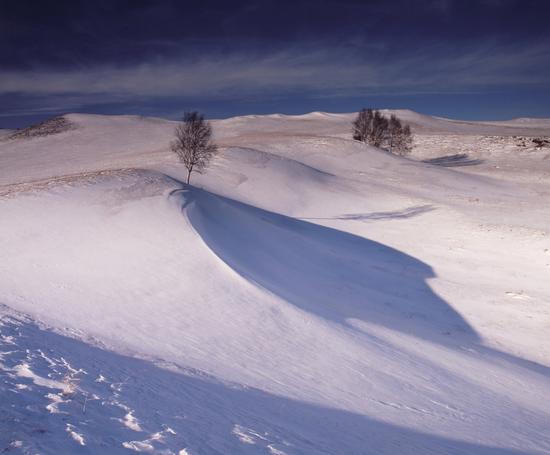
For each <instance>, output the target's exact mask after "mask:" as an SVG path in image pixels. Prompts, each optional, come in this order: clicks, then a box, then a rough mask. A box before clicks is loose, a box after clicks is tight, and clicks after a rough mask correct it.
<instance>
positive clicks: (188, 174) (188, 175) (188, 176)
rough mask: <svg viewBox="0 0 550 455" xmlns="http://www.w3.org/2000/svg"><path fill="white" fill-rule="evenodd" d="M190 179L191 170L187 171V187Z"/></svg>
mask: <svg viewBox="0 0 550 455" xmlns="http://www.w3.org/2000/svg"><path fill="white" fill-rule="evenodd" d="M190 178H191V169H188V170H187V184H188V185H189V179H190Z"/></svg>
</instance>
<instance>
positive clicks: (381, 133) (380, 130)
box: [368, 111, 389, 147]
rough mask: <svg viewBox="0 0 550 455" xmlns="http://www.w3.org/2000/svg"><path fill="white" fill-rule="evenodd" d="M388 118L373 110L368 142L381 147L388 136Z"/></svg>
mask: <svg viewBox="0 0 550 455" xmlns="http://www.w3.org/2000/svg"><path fill="white" fill-rule="evenodd" d="M388 123H389V122H388V119H387V118H386V117H384V116H383V115H382V113H381V112H380V111H374V117H373V119H372V129H371V132H370V135H369V138H368V139H369V144H371V145H374V146H375V147H381V146H382V145H383V144H384V142H385V141H386V139H387V136H388Z"/></svg>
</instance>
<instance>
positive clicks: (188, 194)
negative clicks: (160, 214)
mask: <svg viewBox="0 0 550 455" xmlns="http://www.w3.org/2000/svg"><path fill="white" fill-rule="evenodd" d="M171 196H178V197H181V204H182V210H185V212H186V213H187V216H188V217H189V220H190V222H191V224H192V225H193V227H194V228H195V230H196V231H197V233H198V234H199V235H200V236H201V238H202V239H203V241H204V242H205V243H206V244H207V245H208V247H209V248H210V249H211V250H212V251H213V252H214V253H215V254H216V255H217V256H218V257H219V258H220V259H222V260H223V261H224V262H225V263H226V264H228V265H229V266H230V267H231V268H232V269H233V270H235V271H236V272H237V273H239V274H240V275H241V276H243V277H244V278H246V279H248V280H249V281H251V282H253V283H256V284H257V285H259V286H261V287H263V288H265V289H267V290H268V291H270V292H272V293H274V294H276V295H277V296H279V297H281V298H283V299H284V300H286V301H287V302H289V303H291V304H293V305H296V306H297V307H299V308H301V309H303V310H305V311H308V312H310V313H313V314H316V315H318V316H320V317H323V318H325V319H328V320H330V321H334V322H338V323H341V324H344V325H346V326H352V324H351V323H354V321H357V320H359V321H364V322H366V323H374V324H376V325H381V326H384V327H387V328H389V329H392V330H394V331H399V332H401V333H405V334H408V335H411V336H413V337H417V338H421V339H424V340H428V341H430V342H435V343H438V344H441V345H444V346H449V347H451V348H454V349H457V348H459V346H463V345H464V344H469V345H471V346H474V347H475V351H476V352H477V353H478V354H479V355H481V356H483V357H485V358H486V359H489V360H494V359H501V360H504V361H512V362H514V363H515V364H519V365H521V366H522V367H525V368H529V369H531V370H533V371H536V372H537V373H540V374H544V375H550V369H549V368H548V367H546V366H544V365H540V364H538V363H535V362H532V361H529V360H525V359H521V358H518V357H515V356H513V355H510V354H507V353H504V352H500V351H497V350H494V349H491V348H488V347H485V346H483V345H482V343H481V339H480V337H479V335H478V334H477V333H476V332H475V330H474V329H473V328H472V327H471V326H470V325H469V324H468V323H467V322H466V321H465V320H464V318H463V317H462V316H461V315H460V314H459V313H458V312H457V311H455V310H454V309H453V308H452V307H451V306H450V305H449V304H447V302H445V301H444V300H443V299H441V298H440V297H439V296H438V295H437V294H436V293H435V292H433V291H432V289H431V288H430V286H429V285H428V283H427V280H429V279H430V278H434V277H435V276H436V275H435V273H434V271H433V269H432V268H431V267H430V266H429V265H428V264H426V263H424V262H422V261H420V260H418V259H416V258H414V257H412V256H409V255H407V254H405V253H403V252H401V251H399V250H396V249H394V248H391V247H388V246H386V245H383V244H381V243H378V242H375V241H372V240H369V239H366V238H363V237H359V236H356V235H353V234H350V233H347V232H343V231H339V230H337V229H332V228H328V227H325V226H320V225H318V224H313V223H309V222H307V221H303V220H299V219H296V218H291V217H288V216H284V215H281V214H277V213H273V212H269V211H267V210H263V209H260V208H257V207H254V206H251V205H247V204H244V203H241V202H238V201H235V200H232V199H229V198H226V197H222V196H219V195H215V194H213V193H210V192H208V191H205V190H201V189H197V188H194V187H191V186H185V187H184V189H181V190H174V191H173V192H172V193H171ZM353 327H357V324H353Z"/></svg>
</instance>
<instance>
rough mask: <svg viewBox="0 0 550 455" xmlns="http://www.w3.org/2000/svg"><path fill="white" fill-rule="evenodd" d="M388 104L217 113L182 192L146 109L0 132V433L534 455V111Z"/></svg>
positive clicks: (546, 317)
mask: <svg viewBox="0 0 550 455" xmlns="http://www.w3.org/2000/svg"><path fill="white" fill-rule="evenodd" d="M397 113H398V115H400V116H401V117H403V118H404V119H405V120H407V121H410V122H411V123H412V124H413V131H416V133H417V135H416V138H415V140H416V142H417V147H416V149H415V151H414V152H413V156H412V159H406V158H400V157H395V156H392V155H390V154H388V153H386V152H384V151H381V150H378V149H374V148H370V147H365V146H364V145H363V144H359V143H357V142H355V141H352V140H351V139H350V138H349V128H350V127H349V123H350V119H351V118H352V115H351V114H327V113H318V112H316V113H311V114H306V115H302V116H284V115H279V114H276V115H269V116H246V117H237V118H233V119H227V120H219V121H214V122H213V126H214V131H215V134H216V140H217V141H218V143H219V144H220V147H221V154H220V156H218V157H217V158H216V159H215V160H214V162H213V163H212V166H211V167H210V168H209V169H208V171H207V172H206V173H205V174H204V175H193V176H192V182H191V183H192V184H193V186H187V185H185V184H183V183H181V177H182V176H183V175H184V171H183V169H181V166H180V165H178V164H177V163H176V161H175V159H174V157H172V156H171V155H170V153H169V152H168V143H169V141H170V139H171V135H172V132H173V128H174V123H173V122H168V121H165V120H161V119H147V118H142V117H133V116H117V117H107V116H93V115H84V114H70V115H68V116H66V119H67V120H68V121H69V122H71V124H72V125H74V128H72V129H69V130H67V131H63V132H60V133H57V134H52V135H49V136H42V137H36V138H32V139H17V140H5V141H2V142H0V169H2V172H1V173H0V185H4V186H2V187H0V194H1V196H0V211H1V212H0V213H2V219H1V222H0V303H2V304H3V305H4V306H2V307H0V316H1V321H2V322H1V325H0V362H1V363H0V366H1V368H0V377H2V382H0V390H1V393H2V396H3V397H6V399H5V401H3V402H2V403H1V404H0V406H1V407H2V418H1V420H0V425H1V426H2V429H3V430H6V431H2V432H0V450H2V449H4V448H6V449H8V450H14V448H16V446H17V447H20V448H22V450H25V451H26V452H27V453H29V452H33V453H34V452H39V453H80V451H83V450H84V451H91V452H97V451H104V450H105V447H108V452H109V453H118V452H121V453H128V451H136V452H145V453H174V454H177V453H182V454H183V453H187V454H196V453H201V454H203V453H273V454H294V453H315V454H317V453H327V454H328V453H347V454H348V453H349V454H352V453H376V454H384V453H387V454H393V453H410V454H413V453H414V454H424V453H449V454H451V453H452V454H456V453H464V454H466V453H467V454H471V453H480V454H497V453H499V454H501V453H504V454H539V453H550V437H549V436H548V435H549V434H550V432H549V424H548V422H550V406H549V405H548V402H547V399H546V397H547V396H549V395H550V381H549V380H548V378H549V374H550V369H549V368H550V343H549V342H548V339H547V331H548V327H549V326H550V308H549V302H550V286H549V285H548V283H549V280H548V278H549V275H550V253H549V252H550V240H549V231H550V223H549V222H548V220H550V208H549V207H550V205H549V204H548V202H550V201H549V199H550V191H549V190H548V188H549V186H548V185H549V184H550V179H549V178H548V177H549V176H550V164H549V163H550V160H545V159H542V153H543V152H541V151H537V152H531V151H526V150H523V149H521V151H520V152H519V153H521V156H520V157H518V156H517V154H515V153H514V152H513V151H512V149H511V148H508V149H507V147H508V146H507V145H506V144H509V142H507V141H509V140H513V138H511V135H510V132H511V131H512V129H513V131H514V132H515V131H516V130H520V131H521V133H520V135H521V136H524V137H532V136H535V135H540V136H547V135H549V134H550V129H546V130H541V129H544V128H546V126H545V125H546V123H545V122H544V121H543V120H536V121H535V120H533V121H532V122H528V121H525V120H522V121H519V120H518V121H512V122H508V123H503V122H500V123H499V122H491V124H490V125H488V124H486V123H482V122H478V123H475V122H458V121H451V120H446V119H439V118H433V117H428V116H423V115H421V114H417V113H414V112H412V111H398V112H397ZM501 123H502V124H501ZM415 127H416V130H415ZM541 132H542V133H545V134H540V133H541ZM493 133H494V134H496V136H494V137H493V136H492V135H493ZM537 137H538V136H537ZM474 138H482V140H480V141H478V142H476V141H477V139H474ZM469 143H471V144H473V143H476V144H478V146H479V144H481V147H479V148H480V150H479V151H478V154H472V156H473V157H474V158H476V159H479V160H484V161H483V163H480V164H474V165H470V166H459V167H452V168H451V167H445V166H442V165H432V164H427V163H424V162H422V160H425V159H429V158H435V157H438V156H444V155H450V154H451V153H447V151H449V152H452V149H453V148H456V149H457V151H462V150H459V149H460V147H468V145H465V144H469ZM437 147H440V148H439V149H438V148H437ZM510 147H512V146H510ZM514 147H515V145H514ZM3 400H4V399H3ZM82 453H90V452H82Z"/></svg>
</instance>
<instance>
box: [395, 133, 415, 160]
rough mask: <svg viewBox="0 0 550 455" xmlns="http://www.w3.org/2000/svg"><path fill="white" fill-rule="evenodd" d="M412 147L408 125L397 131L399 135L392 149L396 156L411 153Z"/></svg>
mask: <svg viewBox="0 0 550 455" xmlns="http://www.w3.org/2000/svg"><path fill="white" fill-rule="evenodd" d="M412 146H413V137H412V133H411V127H410V126H409V125H405V126H404V127H403V128H401V130H400V131H399V134H398V136H397V140H396V143H395V147H394V150H395V151H394V153H396V154H397V155H401V156H403V155H407V154H409V153H411V151H412Z"/></svg>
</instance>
